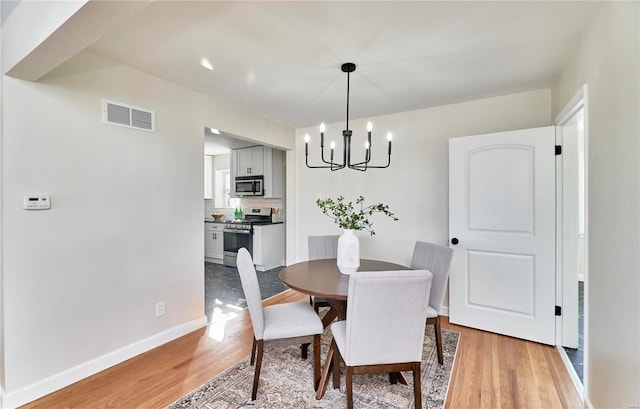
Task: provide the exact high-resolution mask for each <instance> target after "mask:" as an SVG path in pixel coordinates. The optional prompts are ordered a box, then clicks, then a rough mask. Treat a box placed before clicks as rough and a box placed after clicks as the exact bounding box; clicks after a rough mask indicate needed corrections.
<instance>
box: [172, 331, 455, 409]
mask: <svg viewBox="0 0 640 409" xmlns="http://www.w3.org/2000/svg"><path fill="white" fill-rule="evenodd" d="M458 338H459V334H458V333H457V332H453V331H447V330H443V331H442V341H443V342H442V343H443V351H444V365H442V366H441V365H439V364H438V356H437V352H436V346H435V336H434V331H433V326H431V325H429V326H427V327H426V328H425V340H424V349H423V355H422V357H423V361H422V368H421V370H422V375H421V382H422V405H423V407H424V408H443V407H444V401H445V398H446V396H447V388H448V386H449V380H450V378H451V368H452V367H453V360H454V357H455V354H456V348H457V346H458ZM330 340H331V335H330V331H329V329H327V330H326V331H325V333H324V334H323V336H322V350H321V352H322V354H321V356H322V364H324V360H325V357H326V354H327V351H328V349H329V342H330ZM253 372H254V367H253V366H250V365H249V357H247V358H245V359H244V360H242V361H241V362H240V363H238V364H236V365H234V366H233V367H231V368H229V369H227V370H226V371H225V372H223V373H222V374H220V375H218V376H216V377H215V378H213V379H212V380H210V381H209V382H207V383H206V384H204V385H203V386H201V387H199V388H198V389H196V390H194V391H193V392H191V393H189V394H188V395H186V396H184V397H182V398H180V399H179V400H177V401H176V402H174V403H173V404H171V405H169V406H168V407H167V409H185V408H189V409H240V408H251V409H267V408H269V409H271V408H275V409H300V408H327V409H328V408H332V409H333V408H346V407H347V398H346V395H345V383H344V374H343V376H341V385H340V389H333V382H332V380H331V379H330V380H329V385H328V388H327V393H326V394H325V396H324V398H323V399H321V400H316V399H315V392H314V390H313V358H312V351H311V347H310V350H309V359H307V360H302V359H301V358H300V346H299V345H298V346H296V345H293V346H289V347H280V348H265V352H264V357H263V359H262V371H261V373H260V384H259V387H258V396H257V399H256V400H255V401H252V400H251V386H252V385H253ZM403 375H404V378H405V379H406V380H407V384H408V385H401V384H397V385H391V384H390V383H389V377H388V375H386V374H366V375H354V377H353V400H354V407H356V408H403V409H407V408H414V402H413V375H412V374H411V372H403Z"/></svg>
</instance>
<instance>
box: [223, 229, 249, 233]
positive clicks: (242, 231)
mask: <svg viewBox="0 0 640 409" xmlns="http://www.w3.org/2000/svg"><path fill="white" fill-rule="evenodd" d="M222 232H223V233H237V234H251V230H240V229H229V230H222Z"/></svg>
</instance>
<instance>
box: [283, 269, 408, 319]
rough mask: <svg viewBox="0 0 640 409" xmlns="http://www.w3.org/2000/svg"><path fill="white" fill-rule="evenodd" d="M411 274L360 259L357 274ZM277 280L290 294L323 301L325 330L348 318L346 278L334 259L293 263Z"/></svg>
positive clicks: (347, 286) (347, 284) (347, 281)
mask: <svg viewBox="0 0 640 409" xmlns="http://www.w3.org/2000/svg"><path fill="white" fill-rule="evenodd" d="M392 270H410V268H409V267H406V266H403V265H400V264H395V263H389V262H386V261H379V260H369V259H361V260H360V267H359V268H358V271H392ZM280 280H281V281H282V282H283V283H284V284H285V285H286V286H287V287H289V288H291V289H292V290H296V291H298V292H300V293H303V294H308V295H312V296H314V297H322V298H324V299H326V300H327V302H328V303H329V305H330V309H329V311H328V312H327V313H326V314H325V315H324V317H323V318H322V324H323V325H324V328H326V327H327V326H329V324H331V322H333V320H334V319H336V318H338V320H344V319H346V318H347V298H348V295H349V275H348V274H342V273H341V272H340V270H339V269H338V264H337V260H336V259H335V258H327V259H319V260H308V261H303V262H300V263H295V264H292V265H289V266H287V267H285V268H283V269H282V270H281V271H280Z"/></svg>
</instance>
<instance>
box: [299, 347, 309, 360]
mask: <svg viewBox="0 0 640 409" xmlns="http://www.w3.org/2000/svg"><path fill="white" fill-rule="evenodd" d="M300 355H301V356H302V359H307V357H308V356H309V344H302V345H300Z"/></svg>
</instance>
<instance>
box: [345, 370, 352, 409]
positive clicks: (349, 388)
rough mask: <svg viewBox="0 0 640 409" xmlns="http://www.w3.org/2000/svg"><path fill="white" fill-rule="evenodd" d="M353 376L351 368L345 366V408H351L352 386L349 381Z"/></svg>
mask: <svg viewBox="0 0 640 409" xmlns="http://www.w3.org/2000/svg"><path fill="white" fill-rule="evenodd" d="M352 377H353V368H352V367H350V366H347V368H346V376H345V382H346V386H347V409H353V388H352V386H353V385H352V383H351V380H352V379H351V378H352Z"/></svg>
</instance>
